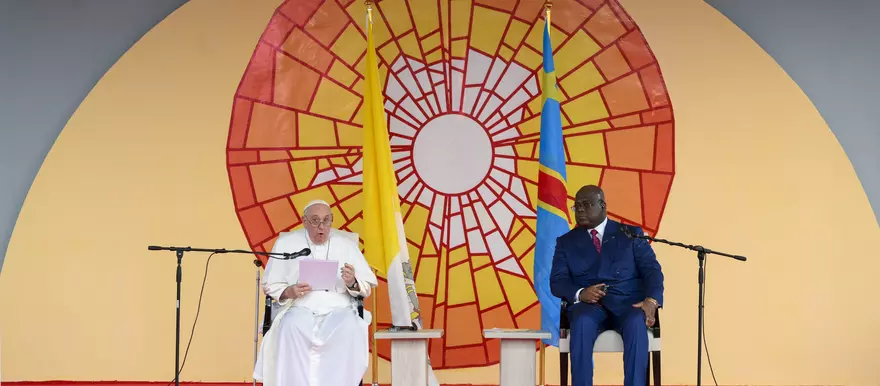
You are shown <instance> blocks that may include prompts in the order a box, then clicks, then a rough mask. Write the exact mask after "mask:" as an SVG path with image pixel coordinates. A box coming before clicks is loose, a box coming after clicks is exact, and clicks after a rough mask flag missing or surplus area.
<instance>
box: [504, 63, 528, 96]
mask: <svg viewBox="0 0 880 386" xmlns="http://www.w3.org/2000/svg"><path fill="white" fill-rule="evenodd" d="M529 74H531V72H530V71H529V70H527V69H525V68H524V67H523V66H520V65H519V64H518V63H516V62H513V63H511V65H510V66H508V67H507V71H506V72H505V73H504V76H503V77H502V78H501V82H499V83H498V87H496V88H495V93H497V94H498V96H500V97H502V98H504V99H507V98H508V97H510V94H512V93H513V91H514V90H516V89H518V88H519V86H520V85H522V84H523V82H524V81H525V80H526V78H527V77H528V76H529Z"/></svg>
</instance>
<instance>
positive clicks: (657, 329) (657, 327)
mask: <svg viewBox="0 0 880 386" xmlns="http://www.w3.org/2000/svg"><path fill="white" fill-rule="evenodd" d="M648 332H650V333H651V335H653V336H654V338H659V337H660V309H659V308H658V309H657V310H656V311H654V326H653V327H648Z"/></svg>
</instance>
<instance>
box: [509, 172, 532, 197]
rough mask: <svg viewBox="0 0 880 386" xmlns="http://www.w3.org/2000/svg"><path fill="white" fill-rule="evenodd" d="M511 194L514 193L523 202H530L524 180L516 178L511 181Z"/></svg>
mask: <svg viewBox="0 0 880 386" xmlns="http://www.w3.org/2000/svg"><path fill="white" fill-rule="evenodd" d="M510 192H511V193H513V195H514V196H516V197H517V198H519V200H520V201H522V202H529V195H528V193H526V186H525V183H524V182H523V180H522V179H520V178H519V177H517V178H514V179H513V180H512V181H510Z"/></svg>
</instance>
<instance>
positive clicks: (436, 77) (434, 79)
mask: <svg viewBox="0 0 880 386" xmlns="http://www.w3.org/2000/svg"><path fill="white" fill-rule="evenodd" d="M430 73H431V83H432V84H435V85H436V84H438V83H440V82H442V81H443V73H442V72H436V71H431V72H430Z"/></svg>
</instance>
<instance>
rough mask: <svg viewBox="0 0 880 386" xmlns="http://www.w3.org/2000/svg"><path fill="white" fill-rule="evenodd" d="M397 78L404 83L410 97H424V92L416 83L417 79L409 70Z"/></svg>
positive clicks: (399, 74)
mask: <svg viewBox="0 0 880 386" xmlns="http://www.w3.org/2000/svg"><path fill="white" fill-rule="evenodd" d="M397 76H398V77H399V78H400V83H403V87H404V88H406V91H407V92H408V93H409V95H412V96H414V97H415V98H421V97H422V90H421V89H419V84H418V83H416V78H415V77H413V74H412V73H411V72H409V69H406V70H403V71H401V72H400V73H398V74H397Z"/></svg>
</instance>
